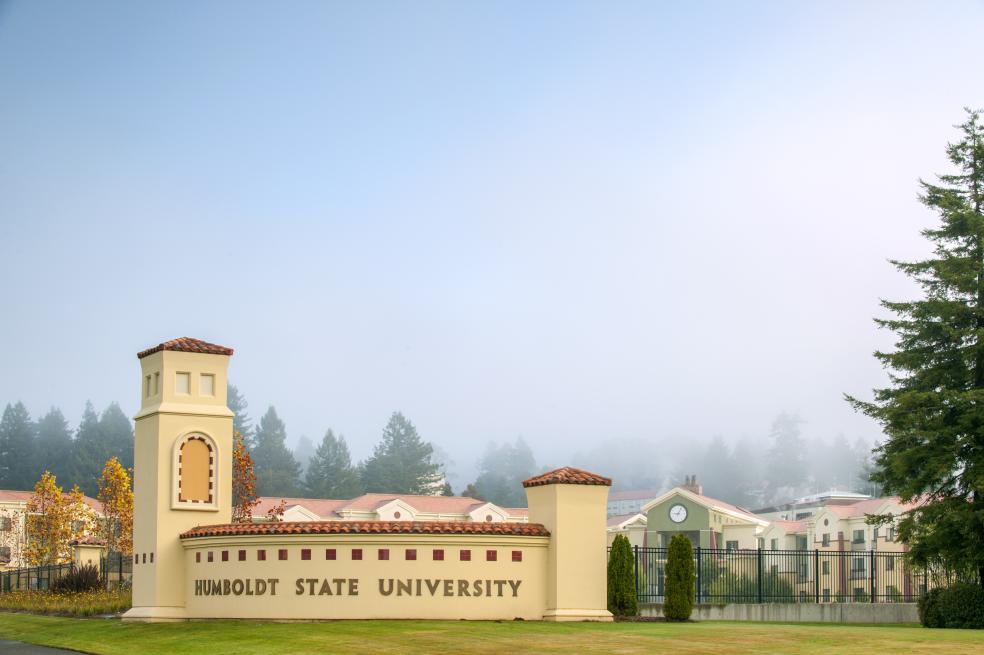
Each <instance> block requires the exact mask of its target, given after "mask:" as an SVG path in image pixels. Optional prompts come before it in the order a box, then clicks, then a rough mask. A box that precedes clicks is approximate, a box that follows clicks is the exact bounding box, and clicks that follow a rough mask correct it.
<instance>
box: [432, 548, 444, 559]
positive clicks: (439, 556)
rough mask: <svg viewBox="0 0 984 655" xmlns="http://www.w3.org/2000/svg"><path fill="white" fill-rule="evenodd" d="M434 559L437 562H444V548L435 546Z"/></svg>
mask: <svg viewBox="0 0 984 655" xmlns="http://www.w3.org/2000/svg"><path fill="white" fill-rule="evenodd" d="M434 561H435V562H443V561H444V550H442V549H440V548H435V549H434Z"/></svg>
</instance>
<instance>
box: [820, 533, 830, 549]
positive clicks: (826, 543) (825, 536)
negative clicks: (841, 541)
mask: <svg viewBox="0 0 984 655" xmlns="http://www.w3.org/2000/svg"><path fill="white" fill-rule="evenodd" d="M820 543H821V544H823V545H824V546H829V545H830V533H829V532H824V533H823V539H822V540H821V542H820Z"/></svg>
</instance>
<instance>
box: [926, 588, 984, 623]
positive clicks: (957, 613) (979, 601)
mask: <svg viewBox="0 0 984 655" xmlns="http://www.w3.org/2000/svg"><path fill="white" fill-rule="evenodd" d="M934 591H935V590H934ZM930 593H932V592H930ZM927 595H928V594H927ZM938 607H939V613H940V618H941V619H942V621H943V625H942V626H940V627H944V628H978V629H981V628H984V587H982V586H981V585H978V584H970V583H968V582H958V583H957V584H955V585H953V586H952V587H947V588H946V589H944V590H943V593H941V594H940V596H939V605H938Z"/></svg>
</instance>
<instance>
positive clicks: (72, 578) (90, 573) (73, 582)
mask: <svg viewBox="0 0 984 655" xmlns="http://www.w3.org/2000/svg"><path fill="white" fill-rule="evenodd" d="M102 587H103V584H102V578H101V577H100V576H99V569H98V568H97V567H96V566H95V565H94V564H86V565H85V566H79V567H76V568H73V569H72V570H71V571H69V572H68V573H67V574H65V575H63V576H62V577H60V578H58V579H57V580H55V581H54V582H52V583H51V591H52V592H54V593H59V594H63V593H75V594H81V593H84V592H87V591H98V590H99V589H102Z"/></svg>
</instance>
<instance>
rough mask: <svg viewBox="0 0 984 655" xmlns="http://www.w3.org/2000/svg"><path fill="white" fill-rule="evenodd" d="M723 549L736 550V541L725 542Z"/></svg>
mask: <svg viewBox="0 0 984 655" xmlns="http://www.w3.org/2000/svg"><path fill="white" fill-rule="evenodd" d="M724 547H725V548H726V549H727V550H738V542H737V541H728V542H725V544H724Z"/></svg>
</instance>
